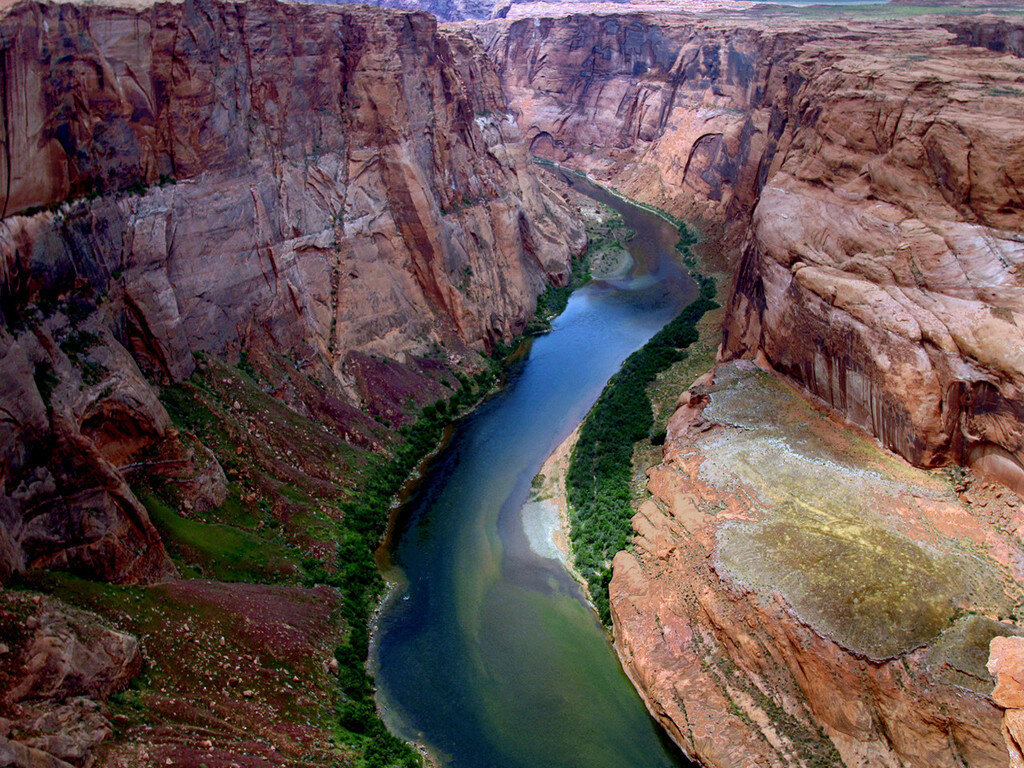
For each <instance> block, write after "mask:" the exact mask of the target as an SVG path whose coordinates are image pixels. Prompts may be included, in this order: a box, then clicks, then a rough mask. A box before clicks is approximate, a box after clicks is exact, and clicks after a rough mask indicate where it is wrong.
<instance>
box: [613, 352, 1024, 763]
mask: <svg viewBox="0 0 1024 768" xmlns="http://www.w3.org/2000/svg"><path fill="white" fill-rule="evenodd" d="M649 487H650V490H651V492H652V494H653V496H652V498H651V499H650V500H648V501H647V502H646V503H644V505H643V506H642V507H641V509H640V511H639V513H638V514H637V515H636V517H635V518H634V520H633V525H634V528H635V529H636V531H637V534H638V535H637V537H636V539H635V551H634V552H633V553H627V552H622V553H619V554H618V555H617V557H616V559H615V563H614V578H613V579H612V583H611V605H612V612H613V618H614V622H615V640H616V647H617V649H618V651H619V653H620V655H621V657H622V659H623V661H624V664H625V666H626V669H627V671H628V672H629V674H630V676H631V677H632V678H633V680H634V682H636V684H637V686H638V688H639V689H640V691H641V692H642V693H643V695H644V697H645V699H646V700H647V703H648V706H649V707H650V709H651V711H652V712H653V713H654V714H655V715H656V716H657V717H658V719H659V720H660V721H661V722H662V723H664V724H665V726H666V727H667V728H668V729H669V731H670V733H672V734H673V736H674V737H675V738H676V740H677V741H678V742H679V743H680V744H681V745H682V746H683V747H684V748H685V749H686V751H687V752H688V753H689V754H691V755H693V756H695V757H697V758H698V759H699V760H700V761H701V763H702V764H704V765H708V766H722V767H723V768H724V767H725V766H734V767H735V766H812V765H837V764H842V765H848V766H868V765H870V766H920V767H921V768H925V766H928V767H929V768H934V767H935V766H950V768H952V766H958V765H970V766H1005V765H1006V764H1007V756H1006V750H1005V748H1004V746H1003V740H1002V737H1001V735H1000V718H1001V710H1000V709H999V707H998V706H996V705H997V703H998V697H997V699H996V701H993V698H992V695H991V691H992V683H991V678H990V677H989V674H988V673H987V672H986V670H985V663H986V660H987V658H988V648H989V642H990V640H991V639H992V638H993V637H994V636H1014V635H1019V634H1020V630H1019V628H1018V627H1017V626H1015V625H1014V624H1011V623H1008V622H1000V621H996V620H995V619H993V618H986V617H987V616H1006V615H1009V614H1010V613H1011V611H1012V608H1013V606H1014V605H1015V604H1017V603H1018V601H1019V600H1020V598H1021V596H1022V593H1021V584H1022V583H1024V581H1022V576H1024V574H1022V573H1021V566H1020V564H1021V562H1024V560H1022V559H1021V556H1022V554H1024V549H1022V547H1021V540H1020V538H1019V537H1018V535H1017V533H1016V531H1017V530H1019V529H1020V527H1021V526H1022V525H1024V511H1022V510H1021V507H1020V503H1019V502H1018V501H1017V500H1016V499H1015V498H1012V496H1011V495H1010V494H1006V493H1005V492H998V491H997V493H999V494H1000V495H999V496H998V497H994V496H993V497H991V498H990V499H988V500H986V501H985V503H984V505H982V504H976V505H973V506H971V505H968V504H967V503H965V502H964V501H963V500H961V499H960V498H958V496H957V494H956V493H955V491H954V488H953V486H952V484H951V483H950V482H949V481H948V480H947V479H946V477H945V476H944V475H942V474H939V473H934V472H932V473H929V472H923V471H920V470H916V469H914V468H912V467H910V466H909V465H907V464H906V463H904V462H903V461H901V460H899V459H897V458H895V457H893V456H892V455H891V454H888V453H886V452H884V451H882V450H880V449H879V448H877V447H876V446H875V445H874V444H873V443H872V442H871V441H870V440H868V439H865V438H863V437H861V436H859V435H858V434H856V433H855V432H854V431H852V430H850V429H848V428H842V427H840V426H839V425H837V424H836V423H835V422H834V421H833V420H832V419H831V418H830V417H829V416H828V415H827V414H826V413H825V412H823V411H822V410H818V409H816V408H815V407H814V406H812V405H811V404H810V403H809V402H807V401H806V400H805V399H804V398H803V397H802V396H801V395H800V394H799V393H798V392H797V391H796V390H794V389H792V388H791V387H790V386H789V385H788V384H787V383H785V382H784V381H783V380H782V379H781V378H779V377H778V376H776V375H774V374H771V373H767V372H765V371H762V370H759V369H757V368H755V367H754V366H753V365H752V364H750V363H747V362H745V361H740V362H736V363H729V364H724V365H721V366H719V367H718V368H716V369H715V371H714V373H713V375H709V376H708V377H706V378H705V379H704V380H703V381H702V382H701V383H699V384H698V385H695V386H694V387H693V388H691V389H690V390H689V392H687V393H686V394H685V395H684V397H683V398H682V399H681V402H680V407H679V409H678V410H677V411H676V413H675V415H674V416H673V417H672V419H671V421H670V423H669V428H668V437H667V440H666V443H665V460H664V462H663V463H662V464H661V465H660V466H658V467H656V468H655V469H653V470H651V472H650V473H649ZM1013 642H1016V638H1014V639H1013Z"/></svg>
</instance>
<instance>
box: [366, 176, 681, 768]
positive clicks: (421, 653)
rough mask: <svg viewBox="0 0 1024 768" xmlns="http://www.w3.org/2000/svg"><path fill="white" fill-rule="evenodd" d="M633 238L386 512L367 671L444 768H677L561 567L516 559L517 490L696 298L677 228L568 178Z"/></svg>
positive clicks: (398, 720)
mask: <svg viewBox="0 0 1024 768" xmlns="http://www.w3.org/2000/svg"><path fill="white" fill-rule="evenodd" d="M573 183H574V184H576V185H577V186H578V187H584V186H585V187H586V188H585V189H583V190H582V191H584V192H586V193H587V194H590V195H591V196H593V197H595V198H597V199H600V200H601V202H605V203H607V204H609V205H611V206H612V207H614V208H615V209H616V210H618V211H619V212H620V213H621V214H622V215H623V218H624V219H625V221H626V224H627V225H629V226H630V227H632V228H633V229H634V230H636V231H637V232H638V236H637V237H636V238H635V239H634V240H633V241H632V242H631V243H629V248H630V251H631V252H632V254H633V257H634V260H635V261H636V267H635V269H634V272H633V274H632V275H630V276H629V278H627V279H624V280H621V281H615V282H612V283H592V284H590V285H588V286H586V287H584V288H583V289H581V290H579V291H577V292H576V293H575V294H574V295H573V297H572V299H571V300H570V302H569V306H568V307H567V309H566V311H565V312H564V313H563V314H562V315H561V316H560V317H558V318H557V319H556V321H555V322H554V329H553V331H552V332H551V333H549V334H547V335H545V336H542V337H540V338H538V339H536V340H535V341H534V343H533V345H532V347H531V349H530V352H529V354H528V355H527V356H526V357H525V359H524V360H523V361H522V362H521V363H520V364H519V365H518V367H517V368H516V369H515V370H514V371H513V372H512V373H511V374H510V377H509V383H508V386H507V387H506V388H505V389H504V390H503V391H502V392H501V393H500V394H499V395H497V396H496V397H494V398H492V399H491V400H489V401H488V402H486V403H485V404H484V405H483V406H482V407H481V408H479V409H478V410H477V411H476V412H474V413H473V414H472V415H471V416H470V417H468V418H467V419H466V420H465V421H463V422H462V423H461V424H460V425H459V427H458V429H457V430H456V433H455V436H454V437H453V439H452V441H451V442H450V444H449V445H448V446H447V447H446V449H445V450H444V451H443V452H442V453H441V454H440V455H439V456H438V458H437V460H436V461H435V462H434V463H433V465H432V466H431V468H430V470H429V471H428V473H427V475H426V476H425V478H424V481H423V483H422V485H421V486H420V488H419V490H418V491H417V492H416V494H415V496H414V497H413V498H412V499H411V500H410V501H409V503H408V504H407V505H406V508H405V509H404V511H403V514H402V516H401V519H400V524H399V528H398V532H397V534H396V537H395V544H394V546H393V550H392V552H391V559H392V561H393V564H394V565H393V567H392V568H391V571H390V573H389V574H388V576H389V577H390V578H391V579H392V580H394V581H395V582H396V583H397V584H399V586H398V587H397V588H396V589H395V591H394V592H393V593H392V595H391V596H390V598H389V600H388V601H387V602H386V604H385V606H384V607H383V609H382V611H381V614H380V617H379V619H378V622H377V626H376V629H375V632H374V642H373V649H372V653H371V656H372V658H371V662H372V666H373V668H374V672H375V674H376V678H377V683H378V702H379V704H380V705H381V709H382V711H383V713H384V716H385V720H386V721H387V722H388V724H389V725H390V726H391V727H392V728H393V729H394V730H395V731H396V732H397V733H399V734H401V735H402V736H404V737H406V738H408V739H411V740H416V741H418V742H420V743H423V744H426V745H428V747H429V749H430V750H431V752H432V753H433V754H434V755H436V756H437V757H438V758H439V759H440V760H441V761H442V762H443V763H444V764H445V765H450V766H455V767H457V768H490V767H491V766H493V767H494V768H498V767H499V766H500V768H630V767H632V768H641V767H642V768H661V767H662V766H664V767H666V768H667V767H668V766H686V765H690V764H689V763H688V762H687V761H686V760H685V759H684V758H683V757H682V756H681V755H680V754H679V753H678V751H677V750H676V749H675V747H674V746H673V745H672V744H671V743H669V742H668V741H667V739H666V737H665V736H664V734H663V733H662V732H661V730H660V729H659V728H658V727H657V726H656V725H655V723H654V722H653V721H652V720H651V718H650V717H649V716H648V714H647V711H646V710H645V708H644V706H643V703H642V701H641V700H640V698H639V696H638V695H637V694H636V692H635V690H634V689H633V687H632V685H631V684H630V682H629V680H628V679H627V678H626V676H625V674H624V673H623V671H622V669H621V667H620V666H619V663H618V660H617V658H616V657H615V655H614V651H613V649H612V647H611V644H610V642H609V640H608V637H607V634H606V633H605V632H604V630H603V629H602V628H601V626H600V625H599V623H598V620H597V616H596V615H595V613H594V612H593V610H592V609H591V608H590V607H589V606H587V605H586V603H585V602H584V600H583V597H582V594H581V592H580V589H579V587H578V585H577V584H576V583H575V582H574V581H573V580H572V578H571V577H570V576H569V575H568V574H567V573H566V571H565V569H564V567H563V566H562V564H561V563H560V562H559V561H558V560H557V559H554V558H551V557H547V556H545V555H544V554H543V553H542V552H544V551H547V550H545V549H543V548H540V547H538V548H537V549H538V550H541V551H540V552H538V551H535V549H534V548H531V546H530V543H529V539H528V537H527V535H526V532H525V531H524V523H523V519H522V516H521V514H520V512H521V509H522V506H523V503H524V502H525V501H526V499H527V496H528V494H529V489H530V481H531V480H532V478H533V476H534V475H535V474H536V473H537V471H538V470H539V468H540V465H541V464H542V463H543V461H544V460H545V459H546V458H547V456H548V455H549V454H550V453H551V451H552V450H553V449H554V448H555V447H556V446H557V445H558V444H559V443H560V442H561V441H562V440H563V439H564V438H565V437H566V436H567V435H568V434H569V433H570V432H571V431H572V429H573V428H574V427H575V426H576V425H577V424H578V423H579V422H580V420H581V419H582V418H583V417H584V415H585V414H586V412H587V411H588V410H589V408H590V407H591V405H592V404H593V402H594V400H596V398H597V396H598V394H600V391H601V389H602V387H603V386H604V384H605V382H606V381H607V380H608V378H609V377H610V376H611V375H612V374H613V373H614V372H615V371H616V370H617V369H618V368H619V366H620V365H621V364H622V361H623V360H624V359H625V358H626V357H627V356H628V355H629V354H630V353H631V352H632V351H634V350H635V349H637V348H639V347H640V346H642V345H643V343H644V342H645V341H646V340H647V339H649V338H650V337H651V336H652V335H653V334H654V333H655V332H657V330H658V329H660V328H661V327H662V326H663V325H664V324H665V323H666V322H668V320H670V319H671V318H672V317H673V316H674V315H675V314H676V313H677V312H678V311H679V310H680V309H681V308H682V307H683V306H684V305H685V304H686V303H687V302H688V301H690V300H692V299H693V297H694V295H695V293H696V289H695V287H694V285H693V283H692V282H691V281H690V280H689V278H687V277H686V276H685V275H684V274H683V273H682V271H681V270H680V268H679V267H678V265H677V264H676V262H675V258H674V256H675V251H674V244H675V242H676V232H675V228H674V227H672V225H670V224H668V223H667V222H665V221H663V220H662V219H660V218H658V217H657V216H655V215H653V214H651V213H649V212H647V211H643V210H642V209H639V208H636V207H634V206H631V205H629V204H628V203H625V202H622V201H620V200H617V199H615V198H613V197H611V196H610V195H607V194H606V193H604V192H602V191H601V190H599V189H597V188H595V187H591V186H590V185H586V183H585V182H582V181H580V180H575V179H574V180H573Z"/></svg>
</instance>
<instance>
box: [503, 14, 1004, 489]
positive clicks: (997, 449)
mask: <svg viewBox="0 0 1024 768" xmlns="http://www.w3.org/2000/svg"><path fill="white" fill-rule="evenodd" d="M946 27H948V29H947V28H946ZM1019 30H1020V27H1019V24H1017V25H1015V24H1013V23H1010V22H1005V21H1001V22H984V21H980V22H963V23H960V24H953V23H945V22H941V20H937V19H932V20H930V21H929V20H924V21H912V22H881V23H876V24H872V25H867V24H865V23H856V22H854V23H844V25H843V26H842V27H840V26H838V25H832V24H821V23H809V22H805V23H800V22H798V21H793V20H785V19H771V20H769V21H766V22H762V23H758V22H754V21H751V20H750V19H749V18H745V19H737V20H736V22H735V23H734V24H733V23H728V22H727V21H725V20H724V19H719V20H707V21H696V20H694V19H692V18H689V17H678V16H677V17H672V16H645V15H632V16H622V15H619V16H608V17H582V16H574V17H568V18H565V19H558V20H552V19H542V20H538V21H533V20H521V21H517V22H515V23H512V24H506V25H500V24H497V23H493V24H491V25H490V26H488V27H485V28H484V29H483V33H484V35H485V36H486V37H487V39H488V40H489V43H488V46H489V50H490V52H491V53H492V55H493V56H494V57H495V58H496V60H497V61H498V63H499V67H500V68H501V70H502V72H503V77H504V80H505V84H506V91H507V93H508V94H509V97H510V100H511V103H512V104H513V107H514V109H515V110H516V113H517V115H518V116H519V119H520V124H521V126H522V127H523V129H524V131H525V132H526V133H527V136H528V138H529V139H530V140H531V146H532V147H533V149H534V150H535V151H537V152H540V153H542V154H547V155H549V156H552V157H554V158H556V159H559V160H562V161H564V162H566V163H568V164H570V165H574V166H576V167H579V168H582V169H585V170H588V171H591V172H593V173H594V174H596V175H597V176H598V177H600V178H603V179H605V180H607V181H609V182H611V183H613V184H615V185H616V186H619V187H621V188H622V189H623V190H625V191H626V192H627V193H629V194H632V195H635V196H637V197H639V198H641V199H643V200H646V201H649V202H653V203H656V204H660V205H662V206H664V207H666V208H668V209H670V210H672V211H675V212H677V213H680V214H683V215H686V216H689V217H700V218H704V219H705V220H707V221H722V220H727V221H730V222H734V223H735V222H738V226H735V225H734V226H733V232H734V233H739V234H738V236H737V235H734V237H738V241H739V242H742V243H743V246H742V249H741V252H742V257H741V258H740V260H739V264H738V265H736V267H735V272H736V280H735V285H734V290H733V292H732V296H731V298H730V301H729V317H728V320H727V322H726V328H725V344H724V354H725V356H726V357H734V356H740V355H751V354H754V353H755V352H758V351H760V352H763V353H764V354H765V355H766V357H767V359H768V360H769V361H771V363H772V364H773V365H775V366H776V367H777V368H778V369H779V370H781V371H783V372H785V373H786V374H787V375H789V376H790V377H792V378H793V379H794V380H796V381H798V382H800V383H801V384H802V385H803V386H804V387H805V388H806V389H808V390H809V391H810V392H812V393H813V394H815V395H817V396H818V397H820V398H822V399H823V400H825V401H826V402H827V403H828V404H829V405H830V406H832V407H833V408H835V409H836V410H837V411H838V412H840V413H841V414H843V415H844V416H845V417H846V418H847V419H849V420H851V421H853V422H854V423H856V424H858V425H859V426H861V427H863V428H865V429H866V430H868V431H869V432H871V433H872V434H874V435H876V436H877V437H878V438H879V439H880V440H881V441H882V442H883V444H885V445H886V447H889V448H891V449H893V450H895V451H897V452H899V453H900V454H902V455H903V456H905V457H906V458H908V459H909V460H911V461H912V462H914V463H915V464H918V465H923V466H934V465H937V464H943V463H948V462H960V463H972V464H975V465H977V466H978V467H979V468H981V469H983V470H985V471H987V472H988V473H990V474H992V475H994V476H996V477H998V478H999V479H1000V480H1002V481H1003V482H1005V483H1008V484H1010V485H1011V486H1012V487H1014V488H1016V489H1017V490H1024V470H1022V462H1024V452H1022V451H1024V435H1022V433H1021V431H1020V423H1021V417H1022V415H1024V411H1022V408H1024V395H1022V390H1021V387H1022V385H1024V378H1022V375H1024V368H1022V358H1021V357H1020V350H1021V349H1022V348H1024V343H1022V342H1024V339H1022V337H1021V333H1020V330H1019V328H1018V320H1019V313H1020V311H1021V309H1022V306H1024V305H1022V303H1021V288H1022V281H1021V277H1020V265H1021V263H1022V261H1024V251H1022V249H1021V243H1020V232H1021V230H1022V228H1024V218H1022V217H1024V205H1022V202H1021V199H1020V196H1019V189H1020V188H1021V186H1022V183H1024V146H1022V145H1021V143H1020V141H1019V140H1018V138H1019V136H1020V135H1021V133H1022V131H1024V122H1022V120H1021V117H1020V104H1021V98H1022V97H1024V89H1022V88H1021V74H1020V63H1019V59H1018V58H1016V54H1015V51H1017V48H1018V47H1019V37H1020V31H1019ZM972 44H977V45H983V46H985V47H986V48H987V49H988V50H986V49H981V48H976V47H971V45H972ZM1015 46H1016V47H1015Z"/></svg>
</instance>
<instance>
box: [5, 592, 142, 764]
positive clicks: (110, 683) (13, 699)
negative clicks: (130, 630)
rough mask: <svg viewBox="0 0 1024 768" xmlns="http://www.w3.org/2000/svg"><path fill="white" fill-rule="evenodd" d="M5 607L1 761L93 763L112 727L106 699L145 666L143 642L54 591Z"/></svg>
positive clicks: (10, 599)
mask: <svg viewBox="0 0 1024 768" xmlns="http://www.w3.org/2000/svg"><path fill="white" fill-rule="evenodd" d="M0 606H2V607H0V619H2V620H3V622H4V629H3V631H2V632H0V637H2V649H0V650H2V651H3V653H0V682H2V683H3V689H4V693H3V698H2V699H0V765H5V766H6V765H11V766H26V767H28V766H32V767H33V768H34V767H35V766H48V767H49V766H53V767H58V766H68V765H79V766H81V765H91V763H92V760H91V756H92V750H93V748H94V747H95V746H96V745H97V744H99V743H100V742H102V741H103V740H104V739H106V738H107V737H108V736H110V734H111V733H112V728H111V724H110V721H109V720H108V719H107V713H106V710H105V708H104V704H103V703H104V702H105V701H106V700H107V699H108V698H109V697H110V695H111V694H113V693H116V692H117V691H120V690H123V689H124V688H125V687H126V686H127V685H128V682H129V680H131V678H132V677H134V676H135V675H136V674H138V672H139V670H140V669H141V667H142V654H141V652H140V649H139V643H138V641H137V640H136V639H135V638H134V637H132V636H131V635H127V634H124V633H121V632H116V631H114V630H112V629H109V628H108V627H106V626H104V625H103V623H102V622H101V620H100V618H99V617H98V616H96V615H95V614H91V613H88V612H86V611H81V610H78V609H74V608H70V607H69V606H67V605H65V604H63V603H61V602H60V601H58V600H54V599H52V598H49V597H42V596H39V595H34V596H31V597H30V596H28V595H16V594H12V593H3V594H0Z"/></svg>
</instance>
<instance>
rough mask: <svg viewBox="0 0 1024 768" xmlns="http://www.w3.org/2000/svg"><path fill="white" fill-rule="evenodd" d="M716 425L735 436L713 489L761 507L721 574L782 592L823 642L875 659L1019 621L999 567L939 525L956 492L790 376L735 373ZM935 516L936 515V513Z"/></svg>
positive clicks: (723, 549)
mask: <svg viewBox="0 0 1024 768" xmlns="http://www.w3.org/2000/svg"><path fill="white" fill-rule="evenodd" d="M707 395H708V397H709V398H710V402H709V404H708V405H707V407H706V408H705V409H704V417H705V418H706V419H708V420H709V421H713V422H715V423H717V424H719V425H722V426H723V427H725V429H724V430H722V431H721V432H720V433H718V435H717V436H716V437H714V438H711V443H712V447H710V448H709V449H707V450H706V451H705V456H706V458H705V460H704V462H703V465H702V467H701V470H700V476H701V479H702V480H703V481H704V482H706V483H708V484H709V485H711V486H715V487H717V488H719V489H720V490H730V491H742V493H743V495H744V497H746V498H750V499H753V500H754V501H753V502H752V503H753V506H754V509H753V510H750V511H753V512H754V513H756V516H757V518H758V519H756V520H752V521H751V520H748V521H734V522H730V523H726V524H724V525H722V527H721V528H719V530H718V535H717V551H716V559H717V564H718V567H719V570H720V572H722V573H723V574H724V575H728V576H731V577H732V578H733V579H734V580H736V581H737V582H739V583H741V584H743V585H745V586H747V587H749V588H750V589H752V590H754V591H755V592H757V593H758V594H761V595H765V596H768V595H771V594H774V593H778V594H781V596H782V597H783V598H784V599H785V601H786V602H787V603H788V604H789V606H790V607H791V608H792V610H793V611H794V612H795V613H796V614H797V615H798V616H799V617H800V618H801V620H803V621H804V622H806V623H807V624H808V625H810V626H811V627H813V628H814V629H815V630H816V631H817V632H819V633H821V634H823V635H825V636H827V637H830V638H832V639H833V640H835V641H836V642H838V643H840V644H841V645H843V646H844V647H846V648H848V649H850V650H852V651H854V652H856V653H860V654H863V655H866V656H869V657H872V658H888V657H892V656H896V655H899V654H902V653H906V652H908V651H910V650H912V649H914V648H916V647H918V646H920V645H922V644H925V643H928V642H931V641H933V640H934V639H935V638H937V637H938V636H939V635H940V634H941V633H942V632H943V631H944V630H946V629H947V628H948V627H949V626H950V624H951V623H952V622H953V621H954V620H955V619H956V618H957V617H958V616H960V615H961V614H963V613H964V612H967V611H975V612H978V613H987V614H992V615H999V614H1001V613H1009V611H1010V610H1011V609H1012V606H1013V602H1014V600H1013V598H1011V597H1008V596H1007V594H1006V593H1005V591H1004V587H1005V579H1004V578H1003V574H1002V573H1001V572H1000V568H999V566H998V564H997V563H996V562H995V561H994V560H993V559H992V558H991V557H989V556H987V555H986V554H985V553H984V552H979V551H978V550H977V548H976V547H971V546H969V545H968V544H966V543H964V542H962V541H960V540H958V539H954V538H950V537H945V536H942V535H940V534H939V533H938V532H937V529H936V527H935V526H934V525H933V524H930V523H929V521H930V520H931V518H930V517H929V515H930V514H932V513H933V512H934V508H936V507H942V508H943V509H945V508H946V507H949V508H950V509H951V514H961V515H963V514H966V513H965V512H964V511H963V510H959V512H958V511H957V508H956V502H955V501H954V500H953V497H952V494H951V493H950V489H949V486H948V484H947V483H946V482H945V481H944V480H943V479H942V478H941V477H940V476H938V475H937V474H935V473H929V472H925V471H923V470H918V469H914V468H913V467H910V466H909V465H907V464H905V463H904V462H902V461H900V460H899V459H897V458H895V457H893V456H891V455H889V454H887V453H885V452H884V451H883V450H881V449H880V448H879V447H877V446H876V445H874V444H873V443H872V442H871V441H869V440H867V439H866V438H864V437H862V436H860V435H858V434H856V433H854V432H852V431H851V430H848V429H843V428H841V427H839V425H837V424H836V423H835V422H833V421H831V420H830V419H829V417H828V416H827V415H826V414H825V413H823V412H822V411H819V410H818V409H816V408H814V407H813V406H811V405H810V404H809V403H808V402H807V401H806V400H804V399H803V398H802V397H800V396H799V395H798V394H797V393H796V392H795V391H794V390H793V389H791V388H790V387H789V386H788V385H786V384H785V383H784V382H782V381H780V380H779V378H778V377H776V376H772V375H770V374H767V373H765V372H763V371H760V370H757V369H755V368H754V367H753V366H751V365H749V364H738V365H728V366H721V367H719V368H718V369H717V371H716V374H715V383H714V384H713V385H711V386H710V387H708V388H707ZM929 510H930V512H929Z"/></svg>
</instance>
